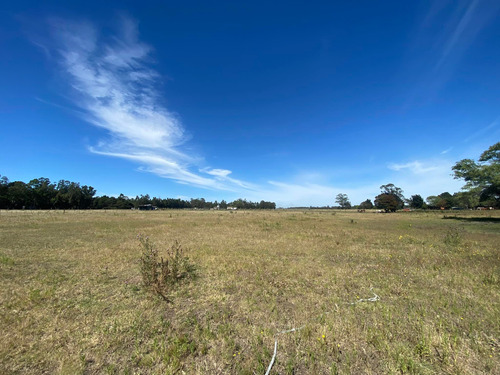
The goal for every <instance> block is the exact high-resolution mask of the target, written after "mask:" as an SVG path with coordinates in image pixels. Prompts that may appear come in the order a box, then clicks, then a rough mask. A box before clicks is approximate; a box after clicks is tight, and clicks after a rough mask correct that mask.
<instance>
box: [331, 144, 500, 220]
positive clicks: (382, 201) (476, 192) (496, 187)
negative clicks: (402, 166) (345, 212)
mask: <svg viewBox="0 0 500 375" xmlns="http://www.w3.org/2000/svg"><path fill="white" fill-rule="evenodd" d="M452 171H453V174H454V178H456V179H463V180H465V182H466V184H465V186H464V187H463V188H462V190H463V191H461V192H457V193H454V194H450V193H449V192H443V193H441V194H439V195H431V196H428V197H427V198H426V199H425V201H424V199H423V198H422V196H420V195H419V194H416V195H412V196H411V197H410V198H408V199H406V198H405V197H404V196H403V190H402V189H401V188H399V187H397V186H395V185H394V184H387V185H382V186H381V187H380V190H381V192H380V194H379V195H377V196H376V197H375V200H374V203H372V201H371V200H370V199H367V200H366V201H364V202H362V203H361V204H359V205H358V206H355V208H359V209H372V208H374V207H375V208H378V209H382V210H384V211H386V212H394V211H396V210H398V209H402V208H403V207H404V206H405V205H407V206H408V207H410V208H415V209H425V208H428V209H451V208H462V209H470V208H475V207H479V206H483V207H494V208H500V142H498V143H496V144H494V145H492V146H491V147H490V148H488V149H487V150H486V151H484V152H483V153H482V154H481V156H480V157H479V160H478V162H475V161H474V160H472V159H463V160H460V161H459V162H457V163H456V164H455V165H454V166H453V167H452ZM335 202H336V203H337V204H338V207H339V208H343V209H347V208H351V202H350V201H349V198H348V196H347V194H342V193H340V194H338V195H337V196H336V197H335Z"/></svg>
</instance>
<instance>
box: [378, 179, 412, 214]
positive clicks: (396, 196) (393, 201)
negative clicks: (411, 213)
mask: <svg viewBox="0 0 500 375" xmlns="http://www.w3.org/2000/svg"><path fill="white" fill-rule="evenodd" d="M380 190H381V191H382V193H381V194H379V195H377V196H376V197H375V206H376V207H377V208H381V209H383V210H385V211H386V212H395V211H396V210H397V209H401V208H403V206H404V199H405V197H404V196H403V190H402V189H401V188H398V187H397V186H395V185H394V184H387V185H382V186H381V187H380Z"/></svg>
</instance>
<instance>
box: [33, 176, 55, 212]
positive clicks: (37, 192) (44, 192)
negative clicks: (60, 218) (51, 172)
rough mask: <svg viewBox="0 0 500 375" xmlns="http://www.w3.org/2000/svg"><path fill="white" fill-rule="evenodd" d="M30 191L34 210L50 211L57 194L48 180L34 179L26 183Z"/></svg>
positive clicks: (53, 185) (42, 178)
mask: <svg viewBox="0 0 500 375" xmlns="http://www.w3.org/2000/svg"><path fill="white" fill-rule="evenodd" d="M28 186H29V187H30V189H31V191H32V196H33V206H34V208H40V209H45V210H46V209H50V208H52V207H53V201H54V198H55V196H56V194H57V190H56V185H55V184H52V183H51V182H50V180H49V179H48V178H44V177H40V178H35V179H34V180H31V181H30V182H28Z"/></svg>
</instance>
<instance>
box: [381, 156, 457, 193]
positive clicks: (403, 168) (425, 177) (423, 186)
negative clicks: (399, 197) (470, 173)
mask: <svg viewBox="0 0 500 375" xmlns="http://www.w3.org/2000/svg"><path fill="white" fill-rule="evenodd" d="M453 165H454V162H452V161H450V160H446V159H432V160H415V161H411V162H407V163H391V164H389V165H388V168H389V169H390V170H392V171H394V172H396V173H394V174H393V175H392V176H388V177H389V178H390V179H391V180H392V182H393V183H394V184H395V185H396V186H399V187H401V188H403V190H404V191H405V196H406V197H409V196H411V195H414V194H420V195H421V196H422V197H424V198H425V197H427V196H429V195H437V194H440V193H442V192H444V191H449V192H451V193H453V192H455V191H459V190H460V188H461V187H462V185H463V181H460V180H456V179H454V178H453V176H452V173H451V171H452V170H451V167H452V166H453Z"/></svg>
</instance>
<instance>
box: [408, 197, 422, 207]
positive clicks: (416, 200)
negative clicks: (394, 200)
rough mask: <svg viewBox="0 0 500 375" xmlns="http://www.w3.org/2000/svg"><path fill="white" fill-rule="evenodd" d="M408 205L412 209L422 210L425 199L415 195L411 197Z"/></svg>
mask: <svg viewBox="0 0 500 375" xmlns="http://www.w3.org/2000/svg"><path fill="white" fill-rule="evenodd" d="M408 203H409V204H410V207H411V208H422V207H423V206H424V198H422V197H421V196H420V195H419V194H415V195H412V196H411V198H410V199H409V202H408Z"/></svg>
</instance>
